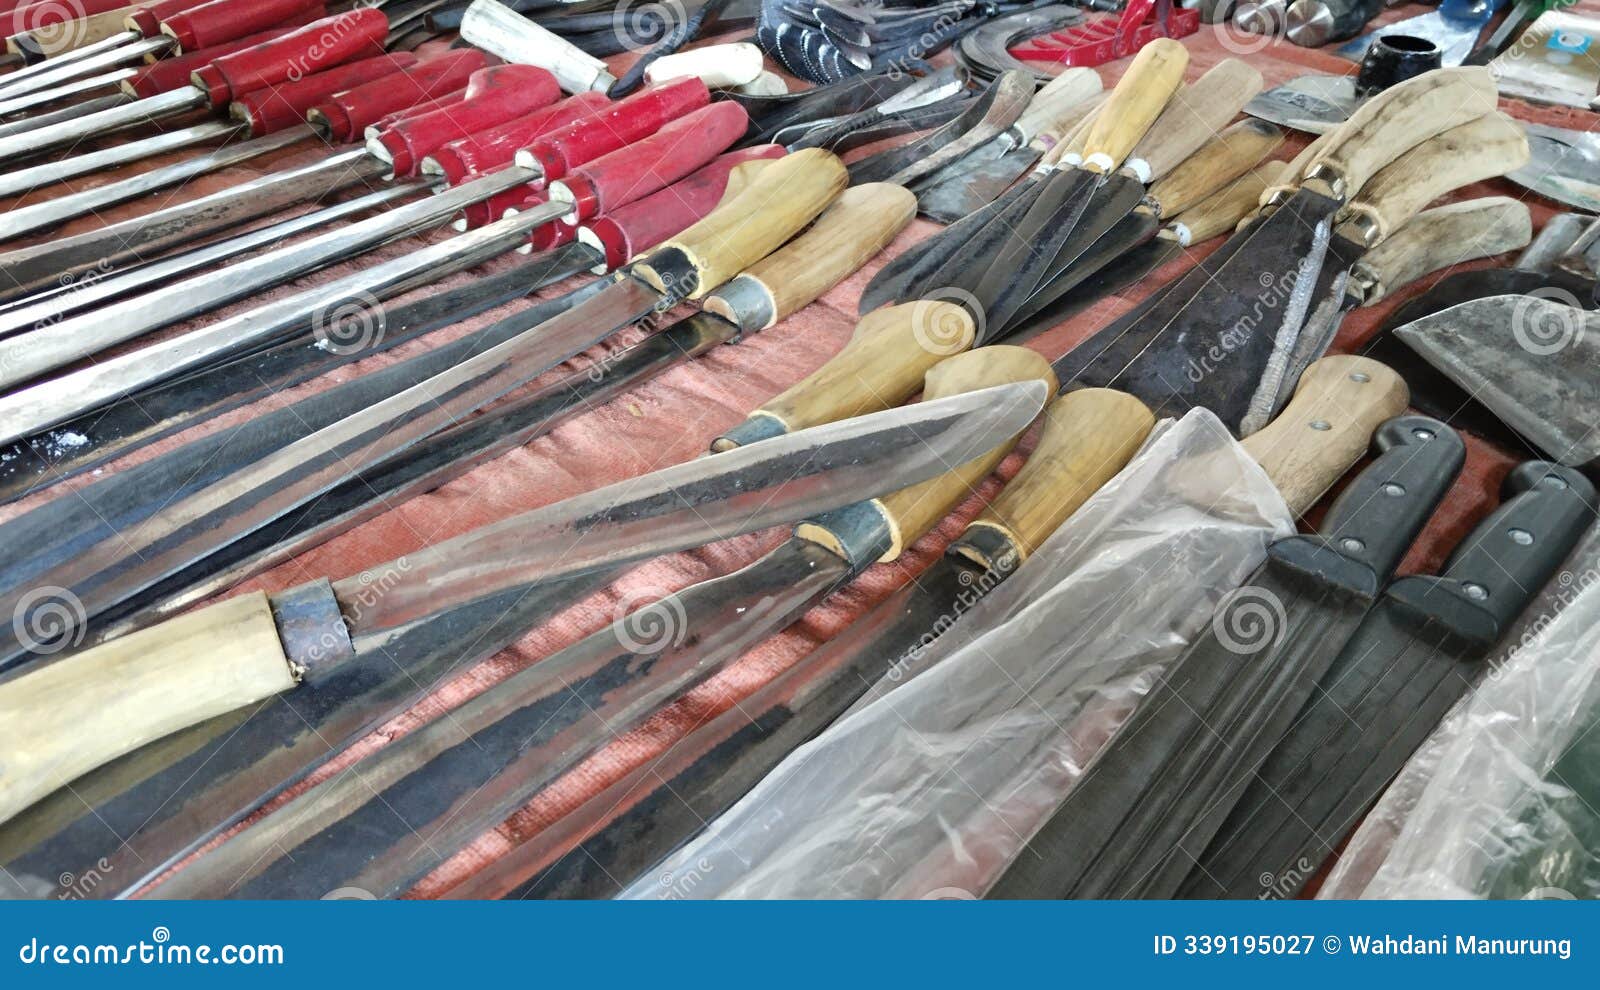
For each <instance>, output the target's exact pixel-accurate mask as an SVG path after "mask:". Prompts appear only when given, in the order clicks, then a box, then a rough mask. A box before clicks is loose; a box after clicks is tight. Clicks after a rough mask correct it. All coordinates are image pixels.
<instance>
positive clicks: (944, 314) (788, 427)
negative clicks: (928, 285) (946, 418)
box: [711, 299, 978, 451]
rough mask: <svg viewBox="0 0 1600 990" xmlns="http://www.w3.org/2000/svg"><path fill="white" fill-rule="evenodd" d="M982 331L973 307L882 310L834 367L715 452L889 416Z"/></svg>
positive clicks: (762, 411) (753, 417)
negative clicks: (877, 414)
mask: <svg viewBox="0 0 1600 990" xmlns="http://www.w3.org/2000/svg"><path fill="white" fill-rule="evenodd" d="M977 336H978V328H977V325H976V324H975V323H974V322H973V320H972V316H971V314H969V313H968V312H967V310H966V309H965V307H962V306H958V305H956V304H955V303H948V302H936V301H933V300H927V299H919V300H916V301H915V302H908V303H901V304H900V305H898V306H886V307H884V308H882V309H875V310H873V311H872V312H870V313H868V314H867V315H866V316H863V317H862V318H861V322H860V323H858V324H856V330H855V333H854V334H852V335H851V337H850V340H849V342H848V343H846V344H845V345H844V348H843V349H842V350H840V351H839V353H837V354H835V355H834V356H833V357H832V358H829V359H828V363H827V364H824V365H823V366H822V367H820V368H818V369H817V370H816V371H814V372H812V373H811V374H810V375H807V376H806V377H805V378H804V379H802V380H801V381H800V382H799V383H798V384H796V385H794V386H792V387H791V388H789V389H787V390H785V391H784V392H783V393H782V394H780V395H778V396H777V398H775V399H773V400H772V401H771V402H768V403H766V404H765V405H763V406H762V407H761V408H759V409H757V410H756V411H755V412H753V413H751V414H750V416H749V418H748V419H747V420H746V421H745V423H744V424H741V427H740V428H735V429H734V430H730V431H729V432H728V433H727V434H726V435H724V436H721V437H718V438H717V439H716V441H715V442H713V443H712V445H711V449H712V450H717V451H722V450H731V449H732V448H734V447H737V446H739V445H740V444H741V443H750V442H752V441H753V440H755V439H761V438H765V437H772V436H778V435H781V434H784V433H790V432H793V431H794V430H803V429H805V428H807V427H810V426H820V425H821V424H823V423H833V422H837V421H838V420H841V419H848V418H850V417H851V416H860V415H862V414H863V413H869V412H877V411H878V410H880V409H887V408H889V407H890V406H894V405H897V404H899V403H901V402H904V401H905V400H906V399H909V398H910V397H911V396H912V395H914V394H916V391H917V389H918V388H920V387H921V386H922V382H923V378H924V376H926V375H927V373H928V371H929V370H930V369H931V368H933V366H934V365H936V364H938V363H939V362H940V361H943V360H945V359H946V358H948V357H950V356H951V355H953V354H959V353H961V352H962V351H965V350H967V349H968V348H970V347H971V346H972V343H973V341H974V340H976V339H977Z"/></svg>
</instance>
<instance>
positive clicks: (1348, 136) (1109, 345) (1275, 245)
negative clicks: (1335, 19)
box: [1062, 69, 1495, 430]
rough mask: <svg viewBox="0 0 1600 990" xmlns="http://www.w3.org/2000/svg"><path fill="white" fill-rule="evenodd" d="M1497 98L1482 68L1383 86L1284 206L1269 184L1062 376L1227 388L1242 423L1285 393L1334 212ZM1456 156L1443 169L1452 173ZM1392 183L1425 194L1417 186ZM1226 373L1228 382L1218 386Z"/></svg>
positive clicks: (1174, 394) (1163, 408) (1315, 155)
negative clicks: (1197, 261) (1254, 406)
mask: <svg viewBox="0 0 1600 990" xmlns="http://www.w3.org/2000/svg"><path fill="white" fill-rule="evenodd" d="M1494 99H1495V97H1494V80H1493V78H1492V77H1491V76H1489V75H1487V74H1486V73H1485V72H1484V70H1482V69H1444V70H1438V71H1435V72H1430V73H1427V74H1425V75H1421V76H1417V77H1416V78H1414V79H1411V80H1409V81H1407V82H1405V83H1401V84H1399V85H1397V86H1394V87H1391V88H1390V89H1388V90H1385V91H1384V92H1383V93H1381V94H1379V95H1378V96H1376V97H1374V98H1373V99H1372V100H1371V101H1369V102H1368V103H1367V104H1365V105H1364V106H1363V107H1362V108H1361V110H1360V111H1358V112H1357V114H1356V115H1355V116H1353V117H1352V118H1351V119H1350V121H1349V122H1347V123H1346V124H1345V125H1344V126H1343V127H1341V128H1340V129H1339V130H1337V131H1334V132H1332V133H1331V134H1329V135H1327V136H1326V137H1324V138H1323V139H1321V140H1320V141H1319V142H1317V143H1313V144H1312V145H1311V146H1310V147H1308V148H1307V149H1306V151H1305V152H1303V153H1302V155H1301V157H1300V158H1299V159H1296V162H1295V163H1291V165H1290V167H1289V169H1288V170H1287V174H1289V175H1291V176H1294V177H1295V180H1296V182H1297V185H1296V186H1294V187H1293V190H1294V191H1293V195H1292V196H1291V197H1289V198H1288V199H1287V200H1286V201H1284V202H1282V203H1281V205H1276V206H1274V205H1272V203H1274V202H1276V191H1275V190H1273V189H1269V190H1268V191H1267V192H1266V193H1265V194H1264V197H1265V198H1267V199H1268V204H1267V205H1266V206H1264V209H1265V210H1268V211H1270V212H1268V213H1267V215H1266V216H1264V217H1262V218H1259V219H1256V220H1254V221H1252V222H1250V223H1249V224H1248V225H1247V226H1245V227H1244V228H1243V229H1242V230H1241V231H1240V232H1239V233H1237V234H1235V235H1234V236H1233V237H1232V238H1230V239H1229V240H1228V242H1227V243H1225V244H1224V245H1223V246H1222V247H1221V248H1219V249H1217V250H1216V251H1215V252H1213V253H1212V254H1211V255H1209V256H1208V257H1207V258H1206V259H1205V261H1204V262H1203V263H1202V264H1201V265H1199V266H1197V267H1196V268H1194V269H1192V270H1191V271H1190V272H1189V273H1188V274H1187V275H1184V276H1182V277H1180V278H1178V279H1177V280H1175V281H1173V282H1172V283H1170V284H1169V285H1168V286H1167V287H1166V288H1165V289H1164V290H1163V291H1162V292H1161V293H1160V294H1159V295H1158V296H1157V297H1154V298H1153V300H1152V301H1151V302H1150V303H1149V304H1148V305H1146V306H1143V307H1141V308H1140V309H1138V310H1135V311H1134V312H1133V313H1130V314H1128V315H1127V316H1126V317H1124V318H1123V319H1121V320H1118V321H1117V322H1115V323H1113V324H1111V325H1110V326H1108V327H1106V328H1104V329H1102V330H1101V331H1099V332H1098V333H1097V334H1095V335H1094V336H1093V337H1091V338H1090V339H1089V340H1087V341H1085V342H1084V343H1083V344H1081V345H1079V346H1078V347H1077V348H1074V350H1073V352H1072V353H1071V354H1069V355H1068V356H1067V358H1066V359H1065V360H1066V361H1067V362H1068V366H1067V367H1065V368H1063V369H1062V370H1063V372H1064V373H1063V377H1064V378H1070V379H1075V380H1080V381H1082V382H1083V383H1084V384H1087V385H1099V386H1106V387H1116V388H1122V389H1125V390H1127V391H1131V392H1133V393H1134V394H1135V395H1138V396H1139V397H1140V398H1142V399H1144V400H1145V401H1146V402H1148V403H1151V406H1152V408H1153V409H1155V410H1156V412H1157V414H1158V415H1162V414H1165V413H1166V412H1181V411H1184V410H1186V409H1187V408H1188V407H1189V406H1190V405H1191V404H1192V403H1190V402H1189V401H1188V399H1186V398H1185V396H1186V395H1188V394H1189V393H1193V392H1196V391H1204V392H1205V393H1207V394H1222V395H1224V396H1226V398H1225V399H1224V400H1223V401H1222V402H1220V403H1218V404H1211V403H1205V404H1206V405H1208V406H1209V408H1211V409H1212V411H1214V412H1216V413H1217V414H1218V416H1219V417H1220V418H1221V419H1222V421H1223V422H1224V423H1226V424H1228V426H1229V428H1230V429H1234V430H1238V429H1239V428H1240V425H1241V423H1242V422H1243V421H1244V419H1245V416H1246V414H1247V413H1248V412H1249V411H1250V407H1251V403H1252V402H1253V401H1254V396H1256V395H1257V394H1258V393H1262V392H1265V393H1267V394H1268V395H1269V396H1270V397H1271V398H1274V399H1275V398H1276V396H1277V395H1278V383H1279V381H1280V380H1281V371H1278V372H1277V373H1274V372H1273V369H1271V368H1269V363H1270V361H1271V360H1272V358H1273V356H1274V354H1275V353H1278V352H1280V351H1282V352H1283V353H1282V360H1283V362H1284V363H1285V364H1286V362H1287V353H1288V352H1287V350H1285V349H1283V347H1282V344H1281V341H1282V338H1284V337H1286V336H1288V337H1290V342H1291V343H1292V339H1293V336H1294V335H1297V334H1298V331H1299V328H1300V326H1301V324H1302V322H1303V319H1304V313H1305V309H1306V307H1307V306H1308V305H1309V304H1310V302H1311V300H1312V296H1313V292H1314V289H1315V286H1316V279H1317V276H1318V275H1319V274H1320V272H1321V269H1322V262H1323V260H1324V258H1325V256H1326V255H1327V243H1328V238H1329V236H1330V233H1331V227H1332V224H1333V221H1334V218H1335V217H1336V216H1337V215H1338V214H1339V213H1340V211H1341V209H1342V208H1343V207H1344V206H1345V204H1346V203H1347V202H1348V201H1349V200H1350V199H1352V198H1353V197H1354V196H1355V195H1356V194H1357V193H1359V192H1360V191H1361V189H1362V187H1364V186H1365V185H1366V184H1367V181H1368V180H1369V179H1370V178H1371V177H1372V176H1373V174H1374V173H1375V172H1377V171H1378V170H1379V169H1381V168H1382V167H1383V166H1385V165H1386V164H1388V163H1389V162H1391V161H1394V160H1396V159H1398V158H1400V157H1401V156H1403V155H1405V153H1406V152H1408V151H1410V150H1411V149H1412V148H1414V147H1416V146H1417V145H1418V144H1421V143H1422V142H1424V141H1426V140H1428V139H1429V138H1431V137H1433V136H1434V135H1436V134H1439V133H1441V132H1443V131H1445V130H1448V129H1449V128H1450V127H1454V126H1457V125H1459V124H1460V123H1462V122H1463V121H1474V120H1477V119H1478V118H1480V117H1482V116H1484V115H1485V113H1492V112H1493V108H1494ZM1457 168H1459V166H1454V165H1452V166H1450V167H1449V168H1445V169H1442V170H1441V171H1442V172H1443V174H1444V175H1445V176H1449V175H1453V174H1457V173H1456V171H1455V170H1456V169H1457ZM1429 181H1430V182H1431V181H1432V177H1429ZM1440 185H1443V182H1442V181H1441V182H1440V183H1436V184H1435V188H1438V186H1440ZM1440 191H1443V189H1441V190H1440ZM1394 194H1395V195H1396V196H1398V197H1402V198H1405V199H1406V201H1407V202H1408V203H1415V199H1416V197H1415V196H1414V195H1412V194H1411V192H1410V191H1408V190H1405V189H1396V190H1394ZM1415 205H1417V206H1420V205H1422V204H1421V203H1415ZM1378 216H1383V214H1378ZM1269 376H1270V387H1269ZM1218 378H1222V379H1228V380H1229V381H1230V384H1228V385H1227V386H1220V387H1219V386H1218V385H1217V384H1216V383H1215V381H1214V380H1215V379H1218Z"/></svg>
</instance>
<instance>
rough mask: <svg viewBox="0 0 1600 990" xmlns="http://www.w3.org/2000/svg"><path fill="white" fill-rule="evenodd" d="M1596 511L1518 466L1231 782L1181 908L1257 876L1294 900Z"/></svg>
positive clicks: (1578, 489) (1537, 471) (1551, 471)
mask: <svg viewBox="0 0 1600 990" xmlns="http://www.w3.org/2000/svg"><path fill="white" fill-rule="evenodd" d="M1594 498H1595V490H1594V486H1593V485H1591V484H1590V483H1589V482H1588V480H1587V479H1585V478H1584V477H1583V476H1582V475H1580V474H1578V473H1577V472H1575V471H1573V470H1571V469H1570V468H1562V467H1558V466H1556V465H1554V464H1550V463H1548V462H1544V461H1529V462H1525V463H1523V464H1520V465H1518V466H1517V467H1516V468H1515V469H1513V470H1512V472H1511V473H1510V474H1509V475H1508V476H1507V477H1506V480H1505V483H1504V485H1503V486H1502V499H1503V501H1502V504H1501V505H1500V506H1499V507H1498V508H1496V509H1495V510H1494V511H1493V512H1492V513H1490V514H1489V515H1488V516H1487V517H1486V518H1485V519H1483V520H1482V521H1481V522H1480V523H1479V524H1478V525H1477V527H1476V528H1474V529H1473V531H1472V532H1471V534H1469V535H1468V536H1467V537H1465V538H1464V539H1463V540H1462V541H1461V542H1460V543H1459V544H1458V545H1457V546H1456V549H1455V551H1454V552H1453V553H1452V554H1451V557H1450V560H1449V561H1448V562H1447V563H1446V564H1445V567H1444V571H1443V572H1442V574H1441V575H1440V576H1438V577H1433V576H1431V575H1429V576H1424V575H1411V576H1407V577H1402V578H1400V579H1398V580H1396V581H1395V582H1394V583H1393V584H1391V585H1389V587H1388V588H1386V589H1384V592H1383V595H1382V596H1381V597H1380V598H1379V600H1378V602H1377V604H1376V605H1374V606H1373V608H1372V610H1371V611H1370V612H1368V613H1367V617H1366V618H1365V619H1364V620H1362V623H1361V627H1360V628H1359V629H1358V630H1356V633H1355V635H1354V636H1352V637H1351V638H1350V640H1349V642H1347V643H1346V644H1345V646H1344V649H1343V650H1341V651H1340V653H1339V656H1338V657H1337V658H1336V659H1335V660H1334V662H1333V664H1332V665H1331V666H1330V667H1329V668H1328V671H1327V673H1325V674H1324V675H1323V677H1322V679H1321V682H1320V683H1319V685H1318V689H1317V691H1316V692H1315V693H1314V694H1313V695H1312V697H1311V700H1309V701H1308V702H1307V703H1306V704H1305V706H1304V707H1303V708H1301V710H1300V712H1299V713H1298V714H1297V715H1296V716H1295V719H1294V724H1293V726H1292V728H1290V730H1289V731H1288V732H1287V733H1286V734H1285V735H1283V736H1282V737H1281V738H1279V739H1277V740H1274V741H1273V745H1272V749H1271V754H1270V755H1269V756H1268V757H1267V758H1266V760H1265V761H1264V762H1263V763H1262V764H1261V767H1260V769H1259V770H1258V771H1257V772H1256V775H1255V777H1254V778H1253V779H1252V778H1245V779H1242V780H1240V781H1239V784H1238V787H1239V790H1240V791H1241V793H1240V796H1239V797H1238V799H1237V801H1236V802H1235V803H1234V806H1233V810H1232V811H1231V812H1230V813H1229V814H1228V816H1227V819H1226V821H1225V822H1224V823H1223V826H1222V828H1221V829H1220V830H1219V831H1218V832H1217V834H1216V837H1215V838H1213V839H1212V840H1211V842H1210V844H1209V846H1207V847H1205V848H1203V849H1202V848H1200V847H1199V846H1198V845H1197V844H1194V843H1190V842H1185V843H1184V846H1183V848H1184V850H1185V851H1186V852H1188V853H1190V854H1191V855H1193V856H1194V858H1195V866H1194V870H1193V872H1191V873H1190V875H1189V877H1188V879H1187V880H1186V881H1185V883H1184V885H1183V887H1182V888H1181V890H1180V892H1179V893H1180V896H1184V897H1213V898H1214V897H1230V898H1234V897H1241V898H1248V897H1257V896H1260V895H1261V883H1260V878H1261V877H1263V876H1266V877H1272V878H1274V879H1275V883H1274V885H1273V886H1274V888H1275V889H1274V890H1273V893H1274V894H1276V895H1277V896H1293V895H1294V894H1295V893H1296V892H1298V890H1299V889H1300V888H1301V887H1302V886H1303V885H1304V884H1305V883H1306V882H1307V881H1308V880H1310V879H1311V877H1312V876H1314V875H1315V874H1316V873H1317V871H1318V869H1319V864H1321V863H1322V862H1323V860H1325V859H1326V858H1328V857H1329V856H1330V855H1331V854H1332V853H1333V852H1334V850H1335V849H1336V848H1337V847H1338V845H1339V843H1340V839H1341V837H1342V836H1343V835H1344V834H1345V832H1346V831H1347V830H1348V829H1349V828H1350V827H1351V825H1352V824H1354V822H1355V821H1356V820H1357V819H1358V818H1359V817H1360V816H1361V814H1362V813H1363V812H1364V811H1365V809H1366V808H1367V807H1369V806H1370V805H1371V803H1372V802H1373V801H1374V800H1376V799H1377V797H1378V795H1379V794H1380V793H1381V792H1382V789H1383V787H1384V786H1385V785H1386V784H1387V783H1388V781H1389V780H1390V778H1391V777H1393V776H1394V774H1396V773H1398V772H1399V770H1400V768H1401V766H1402V765H1404V763H1405V761H1406V760H1407V759H1409V758H1410V756H1411V754H1412V752H1413V751H1414V750H1415V749H1416V748H1417V746H1418V745H1420V744H1421V743H1422V741H1423V740H1424V739H1425V738H1426V737H1427V736H1428V734H1429V733H1430V732H1432V731H1433V728H1434V726H1435V725H1436V724H1437V723H1438V721H1439V719H1441V718H1442V717H1443V716H1444V715H1445V713H1446V712H1448V711H1449V709H1450V708H1451V706H1452V705H1454V704H1455V702H1456V701H1457V700H1459V699H1460V698H1461V696H1462V695H1463V694H1464V693H1466V692H1467V691H1468V690H1469V689H1470V688H1471V686H1472V684H1473V682H1474V681H1476V680H1477V679H1478V676H1479V675H1480V674H1481V673H1482V663H1483V661H1484V659H1485V658H1486V657H1487V656H1488V655H1489V651H1490V650H1491V649H1492V648H1493V647H1494V646H1495V644H1496V643H1497V642H1499V641H1500V639H1501V636H1502V634H1503V633H1504V632H1505V630H1506V629H1507V627H1509V626H1510V625H1511V624H1512V623H1513V622H1514V621H1515V620H1516V618H1517V616H1518V615H1519V614H1520V613H1521V612H1522V610H1523V609H1524V608H1525V607H1526V606H1527V604H1528V602H1529V600H1530V599H1531V598H1532V597H1533V595H1534V593H1535V592H1536V591H1537V590H1538V589H1539V588H1540V587H1542V586H1544V584H1545V583H1546V581H1548V580H1549V579H1550V578H1551V577H1552V576H1553V575H1554V573H1555V571H1556V569H1557V568H1558V567H1559V566H1560V564H1561V562H1562V561H1563V560H1564V559H1565V558H1566V556H1567V554H1568V553H1569V552H1571V550H1572V548H1573V546H1574V545H1576V543H1577V542H1578V539H1579V538H1580V537H1581V536H1582V535H1583V532H1584V531H1585V530H1586V529H1587V528H1588V527H1589V524H1590V523H1591V522H1592V521H1593V519H1594V507H1593V506H1594ZM1308 864H1309V865H1310V868H1309V869H1307V868H1306V866H1307V865H1308Z"/></svg>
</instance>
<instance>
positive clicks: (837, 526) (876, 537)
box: [794, 499, 902, 571]
mask: <svg viewBox="0 0 1600 990" xmlns="http://www.w3.org/2000/svg"><path fill="white" fill-rule="evenodd" d="M794 535H795V536H797V537H799V538H800V539H802V540H809V541H810V542H812V543H815V544H817V545H818V546H821V547H823V548H825V549H827V550H828V551H830V552H832V553H834V554H837V555H838V556H839V557H842V558H843V559H844V560H846V561H848V562H849V564H850V569H851V570H852V571H863V570H865V569H866V568H868V567H869V566H871V565H872V564H874V563H876V562H877V561H880V560H892V559H894V557H895V556H897V555H898V554H899V551H900V549H901V547H902V537H901V534H900V531H899V526H898V525H897V524H896V523H895V521H894V518H893V517H892V516H891V515H890V514H889V513H888V511H887V510H885V509H884V507H883V503H882V502H880V501H879V500H878V499H869V500H868V501H865V502H857V503H856V504H854V505H847V506H845V507H844V508H842V509H834V510H833V511H832V512H827V513H824V514H822V515H820V516H818V517H816V518H815V519H812V520H810V521H809V522H803V523H801V524H800V525H798V526H796V527H795V528H794Z"/></svg>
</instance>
